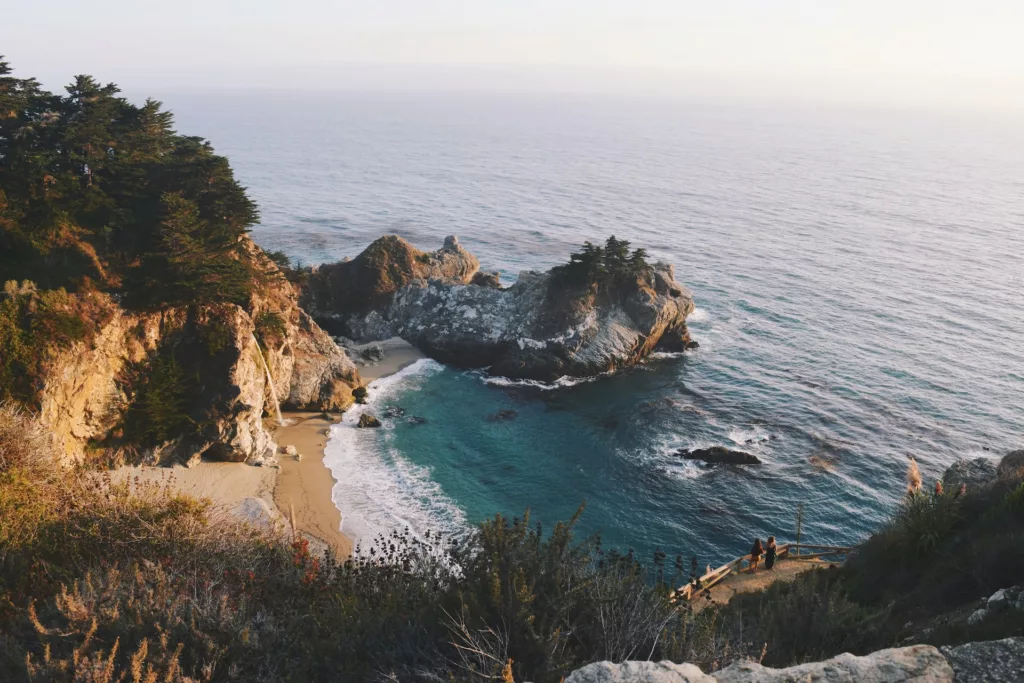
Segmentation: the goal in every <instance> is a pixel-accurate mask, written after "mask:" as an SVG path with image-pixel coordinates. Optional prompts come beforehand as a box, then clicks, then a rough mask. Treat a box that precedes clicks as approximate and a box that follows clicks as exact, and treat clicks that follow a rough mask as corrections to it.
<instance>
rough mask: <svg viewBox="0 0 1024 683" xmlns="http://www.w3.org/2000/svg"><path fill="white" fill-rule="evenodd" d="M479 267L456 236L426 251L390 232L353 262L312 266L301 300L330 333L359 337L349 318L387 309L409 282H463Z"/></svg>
mask: <svg viewBox="0 0 1024 683" xmlns="http://www.w3.org/2000/svg"><path fill="white" fill-rule="evenodd" d="M479 269H480V262H479V261H477V259H476V257H475V256H473V255H472V254H470V253H469V252H468V251H466V250H465V249H463V248H462V246H461V245H459V240H458V238H456V237H454V236H451V237H448V238H446V239H445V241H444V246H443V247H441V248H440V249H438V250H437V251H435V252H425V251H420V250H419V249H417V248H416V247H414V246H412V245H411V244H409V243H408V242H406V241H405V240H404V239H402V238H401V237H398V236H396V235H388V236H386V237H381V238H380V239H378V240H376V241H375V242H374V243H373V244H371V245H370V246H369V247H367V248H366V250H365V251H363V253H361V254H359V256H357V257H356V258H354V259H352V260H346V261H341V262H339V263H332V264H327V265H323V266H320V267H319V268H316V269H314V270H312V271H311V272H310V273H309V277H308V279H307V281H306V284H305V285H304V287H303V291H302V302H301V303H302V307H303V308H305V309H306V310H308V311H310V312H311V313H313V314H314V315H315V316H316V318H317V321H318V322H319V323H321V324H322V325H323V326H324V327H325V328H326V329H328V330H329V331H330V332H331V333H332V334H338V335H345V336H349V337H353V338H356V339H358V338H359V335H352V334H351V333H350V332H349V331H348V329H347V327H346V322H347V321H348V320H349V319H350V318H352V317H353V316H355V315H357V314H360V313H367V312H369V311H372V310H380V309H383V308H386V307H387V306H388V304H390V303H391V301H392V299H393V298H394V296H395V293H396V292H398V291H399V290H400V289H402V288H403V287H405V286H406V285H408V284H410V283H412V282H415V281H423V282H425V281H427V280H439V281H442V282H447V283H457V284H465V283H468V282H469V281H470V280H472V279H473V276H474V275H475V274H476V273H477V271H478V270H479ZM389 336H393V335H389ZM381 338H382V339H383V338H384V337H381Z"/></svg>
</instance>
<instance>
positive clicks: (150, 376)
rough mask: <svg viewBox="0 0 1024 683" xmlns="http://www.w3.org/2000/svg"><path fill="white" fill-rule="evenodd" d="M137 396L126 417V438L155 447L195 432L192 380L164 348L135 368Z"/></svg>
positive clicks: (170, 352) (172, 353)
mask: <svg viewBox="0 0 1024 683" xmlns="http://www.w3.org/2000/svg"><path fill="white" fill-rule="evenodd" d="M135 374H136V379H135V380H134V383H135V387H134V389H135V395H134V397H133V399H132V402H131V405H130V406H129V408H128V411H127V413H126V414H125V421H124V423H125V430H124V431H125V436H126V437H127V438H128V439H129V441H130V442H132V443H137V444H140V445H144V446H155V445H157V444H160V443H164V442H166V441H170V440H173V439H175V438H177V437H179V436H183V435H187V434H191V433H193V432H194V431H195V421H194V420H193V419H192V417H191V416H190V415H189V410H188V407H189V406H188V404H189V393H190V382H189V377H188V376H187V375H186V373H185V372H184V370H182V368H181V365H179V363H178V361H177V359H176V358H175V356H174V350H173V348H165V349H162V350H161V351H160V352H158V353H157V354H155V355H154V356H152V357H151V358H150V359H149V360H148V361H146V362H144V363H142V364H140V366H138V367H137V369H136V373H135Z"/></svg>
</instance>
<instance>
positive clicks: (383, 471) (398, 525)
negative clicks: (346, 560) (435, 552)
mask: <svg viewBox="0 0 1024 683" xmlns="http://www.w3.org/2000/svg"><path fill="white" fill-rule="evenodd" d="M442 369H443V366H442V365H441V364H440V363H437V362H436V361H433V360H429V359H424V360H419V361H416V362H415V363H413V364H412V365H410V366H409V367H407V368H404V369H402V370H401V371H399V372H398V373H396V374H394V375H390V376H388V377H383V378H381V379H378V380H374V381H373V382H371V383H370V385H369V388H370V394H369V397H368V399H367V403H366V404H365V405H355V406H353V407H352V408H351V409H350V410H349V411H348V412H346V413H345V415H344V417H343V418H342V421H341V422H340V423H338V424H336V425H334V426H332V427H331V432H330V439H329V440H328V443H327V447H326V448H325V450H324V464H325V465H326V466H327V467H328V468H329V469H330V470H331V473H332V474H333V475H334V478H335V480H336V482H337V483H336V484H335V485H334V489H333V491H332V493H331V499H332V500H333V501H334V504H335V506H336V507H337V508H338V510H339V511H340V512H341V515H342V525H341V530H342V531H343V532H344V533H345V534H347V535H349V536H350V537H352V538H353V539H354V540H355V541H356V542H357V543H363V544H366V543H369V542H372V540H373V539H374V538H375V537H376V536H378V535H380V534H387V533H389V532H391V531H404V530H405V529H408V530H409V532H410V533H411V534H412V535H413V536H415V537H417V538H420V539H423V538H424V536H425V533H426V532H427V531H428V530H430V531H431V532H432V533H433V532H440V533H441V534H442V535H444V536H447V537H457V536H461V535H463V534H465V533H466V531H467V530H468V528H469V527H468V524H467V522H466V517H465V514H464V513H463V511H462V510H461V509H460V508H459V506H458V505H457V504H456V503H455V501H454V500H452V499H451V498H450V497H449V496H448V495H446V494H445V493H444V491H443V490H442V489H441V487H440V485H439V484H437V482H435V481H434V480H433V479H432V478H431V473H430V469H429V468H427V467H423V466H420V465H417V464H415V463H413V462H412V461H410V460H409V459H408V458H406V457H404V456H403V455H402V454H401V453H400V452H399V451H398V450H397V449H396V448H394V447H393V446H392V445H391V442H392V436H393V435H392V433H391V429H392V427H391V426H390V425H388V424H387V423H385V425H384V426H383V427H381V428H379V429H360V428H358V427H357V426H356V425H357V424H358V422H359V418H360V416H361V415H363V414H364V413H366V412H375V411H378V410H379V409H380V408H382V407H383V406H384V405H385V404H386V403H388V402H389V401H391V400H393V399H394V397H395V396H397V395H398V394H400V393H402V392H404V391H408V390H409V389H412V388H415V387H416V386H417V385H418V384H419V383H421V382H422V381H423V380H424V379H425V378H427V377H429V376H430V375H433V374H435V373H437V372H439V371H441V370H442Z"/></svg>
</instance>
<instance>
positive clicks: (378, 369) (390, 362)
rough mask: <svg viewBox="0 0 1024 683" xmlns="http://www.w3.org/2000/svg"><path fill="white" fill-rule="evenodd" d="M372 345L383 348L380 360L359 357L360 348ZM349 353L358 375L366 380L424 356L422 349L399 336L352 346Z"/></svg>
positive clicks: (383, 374)
mask: <svg viewBox="0 0 1024 683" xmlns="http://www.w3.org/2000/svg"><path fill="white" fill-rule="evenodd" d="M372 346H379V347H380V348H381V349H383V351H384V357H383V358H382V359H381V360H377V361H368V360H365V359H363V358H360V357H359V355H360V351H361V350H363V349H367V348H369V347H372ZM350 355H351V356H352V359H353V360H354V361H355V362H356V365H358V366H359V375H360V376H361V377H362V378H363V379H364V380H365V381H367V382H372V381H373V380H375V379H380V378H381V377H387V376H388V375H393V374H395V373H396V372H398V371H399V370H401V369H402V368H404V367H406V366H409V365H412V364H413V363H415V362H416V361H418V360H420V359H423V358H426V356H425V355H424V354H423V352H422V351H420V350H419V349H417V348H416V347H415V346H413V345H412V344H409V343H408V342H406V341H405V340H403V339H401V338H399V337H392V338H391V339H386V340H384V341H381V342H371V343H369V344H362V345H361V346H357V347H354V348H353V349H352V350H351V353H350Z"/></svg>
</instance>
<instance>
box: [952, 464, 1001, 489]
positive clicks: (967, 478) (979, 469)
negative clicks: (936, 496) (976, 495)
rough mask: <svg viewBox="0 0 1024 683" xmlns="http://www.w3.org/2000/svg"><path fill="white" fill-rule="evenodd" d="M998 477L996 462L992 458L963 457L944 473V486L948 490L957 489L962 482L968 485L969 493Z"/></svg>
mask: <svg viewBox="0 0 1024 683" xmlns="http://www.w3.org/2000/svg"><path fill="white" fill-rule="evenodd" d="M995 478H996V464H995V463H994V462H993V461H992V459H991V458H975V459H974V460H966V459H964V458H961V459H960V460H957V461H956V462H954V463H953V464H952V465H950V466H949V467H948V468H947V469H946V471H945V472H944V473H943V474H942V486H943V488H944V489H945V490H947V491H955V490H957V489H958V488H960V485H961V484H966V485H967V491H968V493H970V492H973V491H976V490H977V489H979V488H982V487H984V486H986V485H987V484H989V483H991V482H992V481H993V480H994V479H995Z"/></svg>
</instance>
